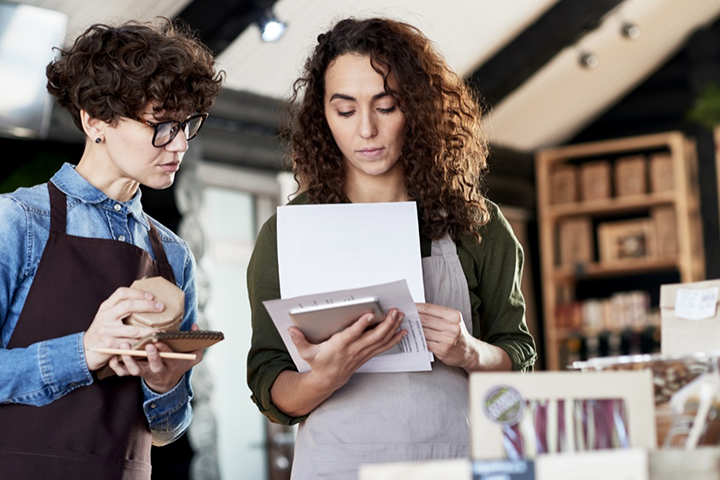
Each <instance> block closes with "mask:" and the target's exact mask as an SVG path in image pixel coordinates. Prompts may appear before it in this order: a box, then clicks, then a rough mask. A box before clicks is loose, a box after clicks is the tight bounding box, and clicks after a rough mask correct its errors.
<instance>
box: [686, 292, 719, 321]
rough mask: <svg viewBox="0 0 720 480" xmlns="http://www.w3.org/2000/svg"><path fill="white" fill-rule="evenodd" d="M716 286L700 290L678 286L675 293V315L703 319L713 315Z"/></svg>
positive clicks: (715, 303) (715, 308)
mask: <svg viewBox="0 0 720 480" xmlns="http://www.w3.org/2000/svg"><path fill="white" fill-rule="evenodd" d="M719 290H720V289H719V288H718V287H713V288H705V289H702V290H688V289H685V288H680V289H678V291H677V294H676V295H675V316H676V317H678V318H684V319H686V320H705V319H707V318H712V317H714V316H715V311H716V310H717V300H718V291H719Z"/></svg>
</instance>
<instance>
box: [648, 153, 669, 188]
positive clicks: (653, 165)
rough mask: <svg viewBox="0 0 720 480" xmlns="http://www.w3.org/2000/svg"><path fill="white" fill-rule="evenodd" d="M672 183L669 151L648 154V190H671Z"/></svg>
mask: <svg viewBox="0 0 720 480" xmlns="http://www.w3.org/2000/svg"><path fill="white" fill-rule="evenodd" d="M674 188H675V185H674V183H673V164H672V157H671V156H670V154H669V153H666V152H663V153H655V154H653V155H650V191H651V192H671V191H672V190H673V189H674Z"/></svg>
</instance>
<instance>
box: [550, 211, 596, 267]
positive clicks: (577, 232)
mask: <svg viewBox="0 0 720 480" xmlns="http://www.w3.org/2000/svg"><path fill="white" fill-rule="evenodd" d="M558 229H559V231H560V232H559V235H558V241H559V245H558V247H559V251H560V258H559V264H560V265H576V264H578V263H588V262H592V261H593V260H594V257H595V242H594V236H593V228H592V221H591V220H590V218H589V217H573V218H568V219H565V220H562V221H561V222H559V224H558Z"/></svg>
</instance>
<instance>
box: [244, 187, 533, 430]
mask: <svg viewBox="0 0 720 480" xmlns="http://www.w3.org/2000/svg"><path fill="white" fill-rule="evenodd" d="M306 203H308V202H307V197H306V195H304V194H301V195H299V196H298V197H297V198H295V199H294V200H293V201H292V202H291V204H296V205H298V204H306ZM487 205H488V209H489V211H490V216H491V219H490V221H489V222H488V223H487V224H486V225H484V226H483V227H481V229H480V235H481V236H482V240H481V241H480V243H478V242H477V241H476V239H475V238H474V237H471V236H468V235H460V239H459V240H460V242H459V244H457V253H458V257H459V259H460V263H461V265H462V268H463V271H464V272H465V277H466V279H467V283H468V288H469V290H470V304H471V309H472V325H473V335H474V336H475V337H477V338H479V339H481V340H483V341H485V342H488V343H490V344H492V345H495V346H498V347H500V348H502V349H504V350H505V351H506V352H507V353H508V355H509V356H510V359H511V360H512V364H513V370H522V371H524V370H529V369H531V368H532V366H533V364H534V363H535V359H536V357H537V354H536V353H535V342H534V340H533V338H532V336H531V335H530V332H529V331H528V328H527V324H526V322H525V300H524V298H523V295H522V292H521V291H520V283H521V279H522V269H523V251H522V247H521V246H520V243H519V242H518V240H517V238H516V237H515V235H514V234H513V232H512V229H511V228H510V225H509V224H508V222H507V220H506V219H505V217H504V216H503V215H502V213H501V212H500V209H499V208H498V206H497V205H495V204H494V203H492V202H489V201H488V202H487ZM431 249H432V240H431V239H429V238H427V237H425V236H423V235H422V234H421V235H420V250H421V254H422V256H423V257H429V256H430V252H431ZM247 282H248V293H249V296H250V308H251V309H252V327H253V334H252V345H251V347H250V352H249V354H248V365H247V375H248V385H249V386H250V389H251V390H252V399H253V401H254V402H255V404H257V406H258V408H259V409H260V411H261V412H262V413H263V414H264V415H265V416H267V417H268V418H269V419H270V420H272V421H274V422H277V423H282V424H285V425H292V424H294V423H298V422H300V421H301V420H302V419H303V418H305V417H290V416H288V415H286V414H284V413H283V412H282V411H280V410H279V409H278V408H277V407H276V406H275V405H274V404H273V402H272V398H271V395H270V388H271V387H272V385H273V383H274V382H275V379H276V378H277V376H278V375H280V373H281V372H282V371H284V370H295V371H297V367H296V366H295V363H294V362H293V360H292V358H291V357H290V354H289V353H288V351H287V349H286V348H285V344H284V343H283V341H282V338H281V337H280V334H279V333H278V331H277V329H276V328H275V325H274V323H273V321H272V319H271V318H270V315H269V314H268V312H267V310H266V309H265V306H264V305H263V304H262V302H263V301H264V300H274V299H277V298H280V282H279V278H278V259H277V218H276V216H275V215H273V216H272V217H271V218H270V219H269V220H268V221H267V222H266V223H265V225H263V227H262V229H261V230H260V233H259V234H258V238H257V242H256V244H255V250H254V251H253V254H252V257H251V259H250V264H249V266H248V270H247Z"/></svg>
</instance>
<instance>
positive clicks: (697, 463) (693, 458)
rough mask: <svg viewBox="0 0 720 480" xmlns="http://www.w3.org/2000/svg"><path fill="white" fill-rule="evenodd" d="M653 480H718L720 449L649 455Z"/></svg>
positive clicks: (660, 451) (708, 448)
mask: <svg viewBox="0 0 720 480" xmlns="http://www.w3.org/2000/svg"><path fill="white" fill-rule="evenodd" d="M649 460H650V462H649V467H650V478H651V479H652V480H717V479H718V478H720V448H718V447H700V448H698V449H696V450H685V449H680V448H676V449H672V450H658V451H657V452H651V453H650V455H649Z"/></svg>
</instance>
